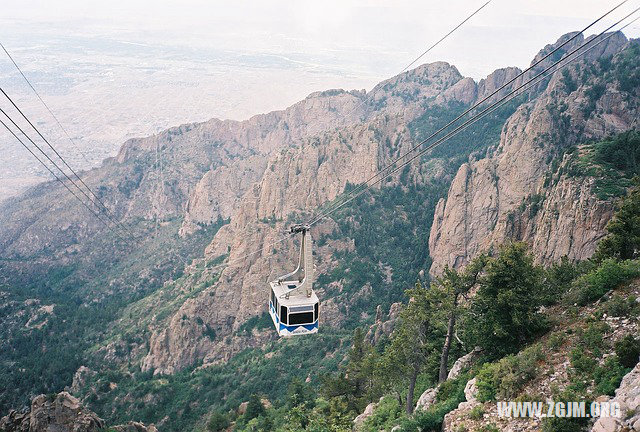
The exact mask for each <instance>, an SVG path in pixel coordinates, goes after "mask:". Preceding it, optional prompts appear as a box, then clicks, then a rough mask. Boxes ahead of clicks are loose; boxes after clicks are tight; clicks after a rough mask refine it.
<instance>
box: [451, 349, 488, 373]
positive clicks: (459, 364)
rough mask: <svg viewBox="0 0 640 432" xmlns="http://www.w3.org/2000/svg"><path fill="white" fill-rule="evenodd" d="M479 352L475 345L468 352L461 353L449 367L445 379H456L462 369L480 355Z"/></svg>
mask: <svg viewBox="0 0 640 432" xmlns="http://www.w3.org/2000/svg"><path fill="white" fill-rule="evenodd" d="M480 352H481V350H480V348H479V347H476V348H475V349H474V350H473V351H471V352H470V353H468V354H466V355H463V356H462V357H460V358H459V359H458V360H456V362H455V363H454V364H453V366H452V367H451V370H450V371H449V375H447V379H456V378H457V377H458V376H459V375H460V373H461V372H462V371H463V370H464V369H467V368H468V367H469V366H471V365H472V364H473V362H474V361H475V360H476V359H477V358H478V356H479V355H480Z"/></svg>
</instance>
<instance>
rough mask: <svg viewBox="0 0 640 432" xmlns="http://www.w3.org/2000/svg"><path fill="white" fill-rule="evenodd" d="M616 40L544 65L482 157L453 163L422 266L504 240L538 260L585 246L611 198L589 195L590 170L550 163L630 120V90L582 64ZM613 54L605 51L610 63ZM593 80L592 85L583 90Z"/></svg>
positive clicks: (584, 252)
mask: <svg viewBox="0 0 640 432" xmlns="http://www.w3.org/2000/svg"><path fill="white" fill-rule="evenodd" d="M626 44H627V41H626V39H625V38H624V36H623V35H621V34H617V35H615V36H614V37H612V38H610V39H609V40H608V41H607V42H606V43H603V44H602V46H600V47H599V48H598V49H596V50H593V51H591V52H590V53H589V54H588V55H587V58H586V59H585V60H586V61H585V62H582V63H579V64H577V65H576V66H574V67H569V68H568V70H569V75H567V76H565V75H563V74H561V73H556V74H554V75H553V77H552V78H551V80H550V82H549V84H548V86H547V87H546V88H545V89H544V91H543V92H542V93H541V94H540V96H538V97H537V98H536V99H534V100H532V101H530V102H528V103H526V104H524V105H522V106H520V108H519V109H518V110H517V112H516V113H515V114H514V115H513V116H512V117H511V118H510V119H509V120H508V122H507V123H506V124H505V126H504V128H503V131H502V137H501V140H500V143H499V144H498V145H497V146H496V147H495V148H494V149H492V151H491V152H490V153H489V154H488V155H487V157H486V158H483V159H480V160H471V161H469V162H468V163H465V164H463V165H462V166H461V167H460V169H459V170H458V173H457V175H456V176H455V179H454V180H453V182H452V184H451V187H450V189H449V193H448V196H447V198H446V200H444V199H443V200H441V201H440V202H439V203H438V206H437V209H436V214H435V218H434V223H433V226H432V229H431V235H430V238H429V249H430V253H431V257H432V259H433V265H432V267H431V273H432V274H438V273H439V272H440V271H442V269H443V268H444V266H445V265H448V266H453V267H459V266H461V265H464V264H465V263H467V262H468V260H469V259H470V258H472V257H473V256H474V255H476V254H478V253H480V252H483V251H487V250H489V249H490V248H491V246H492V245H497V244H499V243H502V242H504V241H506V240H509V239H513V240H524V241H526V242H528V243H529V244H531V246H532V249H533V253H534V254H535V255H536V256H537V257H539V258H540V259H541V260H542V261H544V262H545V263H549V262H552V261H555V260H558V259H559V258H561V257H562V256H564V255H567V256H568V257H569V258H571V259H585V258H588V257H589V256H590V255H591V254H592V253H593V251H594V249H595V244H596V242H597V240H598V239H599V238H601V237H602V236H603V232H604V227H605V225H606V223H607V221H608V220H609V218H610V216H611V212H612V209H613V205H612V202H611V201H602V200H598V199H597V198H596V196H595V194H594V192H593V190H592V189H593V179H591V178H589V177H584V178H576V177H569V176H567V175H561V174H554V172H553V171H554V169H555V168H553V167H552V165H553V164H554V163H557V160H556V159H557V158H561V155H562V154H563V152H564V151H565V150H566V149H567V148H569V147H570V146H572V145H576V144H579V143H580V142H585V141H588V140H594V139H598V138H602V137H605V136H608V135H611V134H615V133H619V132H622V131H625V130H628V129H629V128H631V127H632V124H633V123H634V119H635V118H636V116H637V114H638V111H637V110H638V96H639V95H638V92H637V89H635V90H632V91H631V92H628V91H622V90H620V85H619V82H616V81H615V80H613V81H608V82H607V83H606V84H603V82H602V79H601V77H602V76H603V75H604V74H605V73H606V70H604V66H603V65H602V64H598V63H596V64H598V65H599V66H594V65H593V63H592V62H594V61H596V60H597V59H598V58H603V57H602V56H604V57H605V58H606V57H607V56H610V55H613V54H616V53H619V52H620V51H621V50H622V49H623V47H625V46H626ZM548 50H549V48H546V49H545V50H543V51H542V52H541V54H540V55H539V56H538V57H537V58H540V56H541V55H543V54H542V53H544V52H545V51H547V52H548ZM621 57H623V55H621V54H619V55H616V56H615V57H614V59H613V65H614V66H613V67H614V68H615V64H616V62H620V61H622V58H621ZM572 83H573V84H572ZM596 86H599V88H600V89H601V92H599V93H595V92H593V88H594V87H596ZM556 168H557V167H556ZM560 171H561V170H560ZM556 172H557V170H556ZM533 204H535V210H534V211H531V209H532V207H533Z"/></svg>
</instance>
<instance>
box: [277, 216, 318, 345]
mask: <svg viewBox="0 0 640 432" xmlns="http://www.w3.org/2000/svg"><path fill="white" fill-rule="evenodd" d="M309 229H310V227H309V225H295V226H293V227H291V232H292V233H301V234H302V242H301V245H300V259H299V260H298V268H296V269H295V270H294V271H292V272H291V273H288V274H286V275H284V276H280V277H279V278H277V279H276V280H274V281H272V282H270V283H269V284H270V285H271V292H270V297H269V315H271V319H272V320H273V324H274V325H275V327H276V331H277V332H278V336H294V335H305V334H311V333H317V332H318V312H319V310H318V304H319V301H318V296H317V295H316V293H315V292H313V253H312V250H311V234H310V232H309Z"/></svg>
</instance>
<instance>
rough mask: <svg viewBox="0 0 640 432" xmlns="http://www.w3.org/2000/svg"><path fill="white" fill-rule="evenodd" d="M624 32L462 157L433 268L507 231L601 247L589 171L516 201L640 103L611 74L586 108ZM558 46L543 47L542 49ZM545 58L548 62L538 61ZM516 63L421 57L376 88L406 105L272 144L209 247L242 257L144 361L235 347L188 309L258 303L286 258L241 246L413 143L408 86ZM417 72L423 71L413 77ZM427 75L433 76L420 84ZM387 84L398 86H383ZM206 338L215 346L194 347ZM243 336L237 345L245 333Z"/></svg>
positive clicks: (211, 312) (470, 93) (208, 314)
mask: <svg viewBox="0 0 640 432" xmlns="http://www.w3.org/2000/svg"><path fill="white" fill-rule="evenodd" d="M567 37H568V36H565V37H563V38H561V39H560V41H558V42H557V43H556V44H559V43H561V42H562V41H564V40H565V39H566V38H567ZM574 43H575V44H580V43H582V39H581V38H577V39H576V41H575V42H574ZM626 44H627V40H626V38H625V37H624V36H623V35H622V34H617V35H615V36H614V37H612V38H610V39H609V40H608V41H607V43H605V44H602V46H600V47H599V49H597V50H593V51H591V52H590V53H589V55H588V56H587V58H586V59H585V62H583V63H581V65H582V66H580V67H578V68H577V69H574V70H572V72H571V73H572V74H573V75H572V76H573V77H574V79H576V80H584V82H583V83H582V84H581V85H579V86H578V88H577V89H575V90H574V91H567V89H566V85H565V84H564V77H563V75H562V74H560V73H557V74H555V75H554V76H553V77H552V78H551V80H550V82H549V83H548V86H546V87H540V88H539V89H537V90H536V91H540V92H541V94H540V95H539V96H538V95H537V94H536V93H535V92H534V93H533V95H534V96H537V97H534V99H533V100H532V101H531V102H528V103H526V104H524V105H523V106H521V107H520V108H519V109H518V110H517V112H516V113H515V114H514V115H513V116H511V118H510V119H509V120H508V122H507V124H506V125H505V126H504V129H503V132H502V137H501V140H500V143H499V144H497V145H496V148H494V149H492V150H491V154H490V156H489V157H487V158H485V159H481V160H478V161H471V162H470V163H467V164H464V165H463V166H462V167H461V168H460V170H459V171H458V174H457V175H456V176H455V179H454V180H453V182H452V185H451V188H450V191H449V194H448V198H447V200H446V204H445V201H442V202H441V203H440V204H439V205H438V207H437V209H436V215H435V221H434V224H433V227H432V231H431V237H430V242H429V246H430V253H431V256H432V258H433V261H434V263H433V266H432V272H438V271H439V270H440V269H441V268H442V267H443V266H444V265H445V264H449V265H460V264H462V263H464V262H465V261H466V260H467V259H468V258H469V257H471V256H473V255H474V254H476V253H478V252H480V251H482V250H486V249H487V248H489V246H490V245H491V244H495V243H497V242H500V241H502V240H504V239H506V238H517V239H525V240H528V241H530V243H532V244H533V246H534V253H536V254H538V255H540V256H543V257H545V260H546V261H549V260H554V259H559V258H560V257H561V256H563V255H565V254H569V255H570V256H571V257H572V258H576V259H578V258H585V257H587V256H589V255H590V253H592V252H593V247H594V244H595V241H596V240H597V239H599V238H600V237H601V236H602V233H603V229H604V225H605V224H606V222H607V221H608V218H609V217H610V215H611V210H612V204H611V202H602V203H597V204H596V205H592V201H593V193H591V191H590V189H589V183H588V182H589V180H584V183H585V184H582V183H581V182H577V183H576V180H574V179H567V178H562V179H559V180H557V182H556V185H555V186H554V187H553V188H551V190H549V191H546V192H545V194H546V195H548V197H549V198H548V199H546V200H545V202H544V205H543V208H542V209H541V210H540V211H539V212H538V214H537V216H536V217H535V218H527V217H525V216H522V217H518V216H517V215H516V214H515V212H516V211H517V210H518V209H519V208H520V207H521V205H522V203H523V201H526V199H527V198H528V197H529V196H531V195H533V194H536V193H541V191H542V189H543V188H544V179H545V174H546V173H547V172H548V171H549V168H550V164H551V162H552V160H553V157H554V156H557V155H558V154H559V153H560V152H561V149H562V148H566V147H568V146H570V145H572V144H576V143H579V142H581V141H582V140H586V139H591V138H596V137H602V136H605V135H606V134H609V133H614V132H620V131H623V130H626V129H628V128H629V127H630V126H631V123H632V122H633V119H634V118H635V115H636V105H637V95H635V94H634V95H629V94H626V93H624V92H621V91H619V90H618V89H617V84H616V83H615V82H612V83H610V84H608V85H607V87H606V90H605V91H604V93H603V94H602V95H601V96H600V97H599V99H598V100H597V101H596V109H595V110H594V111H593V112H592V113H590V114H589V115H587V116H585V115H584V110H583V105H584V104H585V103H586V102H585V98H587V96H585V93H587V92H588V90H589V88H590V87H591V86H593V85H594V84H595V82H596V81H597V74H594V75H591V76H584V75H585V72H584V70H585V69H589V68H590V67H591V66H587V65H592V64H593V62H595V61H596V60H597V59H598V58H601V57H602V56H605V57H606V56H610V55H612V54H614V53H617V52H619V51H620V50H621V49H622V48H623V47H625V46H626ZM553 46H554V45H551V46H549V47H546V48H545V49H544V50H543V51H542V52H541V54H539V55H538V57H536V59H537V58H539V57H540V56H542V55H543V53H546V52H548V51H549V50H550V49H552V48H553ZM570 48H571V47H570V46H569V47H567V48H566V49H567V50H569V49H570ZM547 62H548V61H547ZM542 67H544V63H543V64H542V65H540V66H539V67H538V68H542ZM517 72H518V71H517V70H515V69H512V68H511V69H503V70H499V71H496V72H495V73H493V74H492V75H491V76H489V77H488V78H487V79H486V80H483V81H482V82H480V83H478V84H476V83H473V82H472V81H471V80H468V79H462V77H460V75H459V74H457V71H455V72H454V71H452V70H451V68H450V67H449V66H448V65H444V64H435V65H431V66H429V67H428V68H422V69H418V70H416V71H413V72H412V73H413V74H414V76H411V82H412V83H413V88H412V90H410V89H407V88H405V86H406V85H407V84H406V83H407V81H409V76H401V77H399V78H396V79H395V80H390V81H389V82H387V83H382V84H381V85H380V86H379V88H380V90H378V92H377V93H375V97H374V98H372V99H374V100H375V101H376V103H379V104H380V103H382V102H380V101H384V104H385V106H386V107H392V108H393V107H396V106H397V107H398V109H400V107H404V109H403V110H402V114H397V115H395V116H393V115H391V114H385V115H380V116H377V117H374V118H373V119H372V120H370V121H368V122H364V123H363V124H362V125H356V126H354V127H350V128H346V129H340V128H339V129H337V130H335V131H328V132H326V133H323V134H321V135H320V136H318V137H314V138H312V139H310V140H307V141H302V142H301V143H299V144H298V145H297V146H293V147H290V148H288V149H286V150H283V151H281V152H279V153H277V154H276V155H274V156H272V158H271V160H270V161H269V162H268V168H267V169H266V170H265V173H264V176H263V177H262V179H261V180H260V181H259V182H258V183H256V184H255V185H254V186H253V187H252V188H251V189H250V190H249V191H247V193H246V194H245V196H244V197H243V199H242V201H241V202H240V203H239V204H240V205H239V207H238V209H237V210H236V211H235V213H234V214H233V215H232V216H231V223H230V224H229V225H227V226H225V227H223V228H222V229H221V230H220V232H218V234H217V235H216V237H215V238H214V239H213V242H212V243H211V245H210V246H209V247H208V249H207V254H208V256H209V257H211V258H213V257H215V256H218V255H221V254H223V253H225V252H226V251H227V246H228V245H232V247H231V252H230V255H229V256H230V259H231V261H232V262H233V261H235V260H237V261H235V262H234V264H233V265H231V266H229V267H228V268H226V269H225V270H224V271H223V273H222V276H221V282H220V283H219V284H218V285H215V286H214V287H212V288H211V289H210V290H206V291H204V292H202V294H201V295H200V296H199V297H198V298H195V299H193V301H190V302H187V303H185V304H184V306H183V307H182V308H181V309H180V310H179V311H178V313H176V314H175V315H174V317H173V318H172V319H171V321H170V322H169V323H166V324H164V325H162V327H161V328H159V329H158V330H156V331H155V332H154V334H153V336H152V338H151V349H150V351H149V354H148V355H147V356H146V358H145V360H144V362H143V368H144V369H145V370H149V369H153V370H155V371H156V373H171V372H173V371H175V370H178V369H181V368H183V367H185V366H187V365H189V364H192V363H193V362H195V361H196V360H198V359H202V358H203V354H204V353H205V352H206V354H204V358H205V361H207V359H209V360H213V359H216V358H220V357H224V354H222V352H227V353H228V352H229V346H224V345H222V344H220V343H211V341H208V340H206V338H204V337H203V336H200V337H198V336H197V335H198V334H201V330H200V329H199V328H198V327H199V326H198V325H197V324H196V323H194V324H191V325H189V324H185V322H184V321H183V320H181V319H180V317H182V316H183V315H186V316H189V317H193V316H195V317H198V318H201V320H202V321H204V322H205V323H208V324H209V325H210V326H211V327H213V328H215V329H216V331H219V332H221V333H223V334H228V333H229V332H230V331H233V330H234V329H237V328H238V327H239V325H241V324H242V322H244V320H246V319H247V318H248V317H250V316H252V315H255V314H258V313H259V312H260V311H261V310H262V308H263V301H264V300H263V296H262V295H260V293H261V292H262V288H261V287H262V286H264V283H265V282H266V280H267V275H268V276H269V277H272V276H274V275H275V274H276V273H278V272H279V271H281V269H282V265H283V261H282V258H280V259H279V260H277V259H276V258H274V257H272V256H271V254H270V253H269V251H268V250H263V251H262V252H261V253H259V254H255V255H252V256H250V257H243V255H245V254H246V253H248V252H250V251H252V250H254V248H256V246H257V247H260V246H261V245H269V244H271V243H272V242H275V241H278V239H280V236H278V235H277V233H278V232H282V231H283V230H284V229H285V225H286V224H285V223H283V221H284V220H285V219H286V218H287V217H290V215H291V214H295V213H304V211H305V210H306V209H311V208H314V207H315V206H317V205H319V204H321V203H323V202H326V201H329V200H332V199H333V198H335V197H336V196H337V194H338V193H339V192H340V191H341V190H343V189H344V187H345V185H346V184H347V183H355V184H357V183H360V182H362V181H363V180H364V179H366V178H367V177H368V176H369V175H370V174H372V173H373V172H375V169H376V167H378V166H381V165H383V164H384V163H385V162H386V161H387V160H389V158H390V157H392V155H396V154H402V153H403V152H404V151H406V149H407V148H408V147H409V146H410V145H411V144H410V140H409V133H408V130H407V128H406V126H405V125H406V122H407V119H411V118H412V117H415V116H416V115H417V114H419V111H418V112H416V110H417V108H415V106H414V105H412V104H411V101H412V100H414V97H413V96H412V97H411V98H408V97H406V95H407V94H409V95H412V94H415V92H416V91H420V92H421V93H420V97H419V98H418V99H420V98H422V99H425V98H426V99H427V100H428V98H435V99H434V102H435V103H439V102H440V103H442V102H443V101H445V100H449V101H450V100H451V99H453V98H456V100H458V101H466V102H468V101H473V100H477V99H479V98H482V97H484V96H485V95H487V94H489V92H491V91H493V90H494V89H496V88H498V87H499V86H501V85H502V84H503V83H504V82H506V80H508V79H509V78H511V77H513V76H515V75H516V74H517ZM418 73H422V74H423V77H421V78H416V77H415V74H418ZM583 76H584V77H583ZM427 82H428V84H427V86H426V87H422V86H420V85H419V84H421V83H423V84H424V83H427ZM391 84H393V87H389V88H391V89H392V90H391V91H390V92H387V93H386V94H385V93H384V92H385V89H386V88H387V87H388V86H390V85H391ZM514 85H517V83H516V84H514ZM399 96H401V97H402V96H404V99H405V100H404V104H403V105H397V104H398V103H399V101H398V97H399ZM407 102H409V103H407ZM553 106H561V107H562V108H559V109H562V112H561V113H560V114H555V113H554V112H553V111H551V110H550V109H549V107H553ZM407 107H408V108H407ZM558 116H560V117H558ZM565 122H568V124H569V126H567V124H565ZM384 142H391V143H394V145H395V147H393V148H392V150H391V151H389V150H388V149H385V148H384V147H383V146H382V145H381V143H384ZM424 172H427V174H424ZM432 172H433V170H431V173H432ZM431 173H430V172H429V171H428V170H427V168H426V166H423V167H422V168H421V167H420V166H419V165H416V166H414V167H412V169H411V171H410V174H409V176H408V178H409V179H411V180H410V181H412V182H418V183H419V182H423V181H425V178H428V176H429V175H433V174H431ZM398 177H399V176H398ZM294 179H295V181H294ZM395 181H398V178H396V179H395ZM569 197H570V198H571V199H569ZM194 199H195V198H194ZM267 219H270V220H273V221H275V224H274V227H270V226H268V225H267V224H265V223H260V222H259V221H260V220H267ZM529 219H531V220H529ZM516 222H517V223H516ZM550 229H554V230H558V231H559V232H558V236H555V235H554V236H549V235H548V233H549V230H550ZM291 245H292V243H291V242H289V243H288V244H287V246H285V247H284V248H283V249H284V250H291ZM265 249H267V248H266V246H265ZM325 256H326V255H325ZM239 257H240V258H239ZM185 326H186V328H185ZM194 339H195V340H194ZM201 341H205V342H204V343H205V344H206V345H209V347H208V348H203V349H195V350H194V347H196V346H200V345H201ZM237 347H238V348H239V349H241V348H244V347H245V345H243V344H238V345H237Z"/></svg>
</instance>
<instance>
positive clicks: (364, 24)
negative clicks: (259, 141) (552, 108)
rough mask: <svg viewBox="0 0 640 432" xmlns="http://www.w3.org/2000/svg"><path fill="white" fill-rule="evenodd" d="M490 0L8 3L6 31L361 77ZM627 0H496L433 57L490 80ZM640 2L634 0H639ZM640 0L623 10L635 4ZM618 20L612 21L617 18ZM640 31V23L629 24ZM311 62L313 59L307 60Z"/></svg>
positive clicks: (395, 65) (379, 72)
mask: <svg viewBox="0 0 640 432" xmlns="http://www.w3.org/2000/svg"><path fill="white" fill-rule="evenodd" d="M484 2H485V0H450V1H441V0H438V1H432V0H429V1H409V0H392V1H383V0H378V1H373V0H351V1H349V0H323V1H317V0H316V1H301V0H277V1H274V0H262V1H242V0H240V1H238V0H235V1H232V2H230V1H224V2H223V1H212V0H208V1H205V0H187V1H157V0H153V1H151V0H110V1H103V0H102V1H87V0H65V1H51V0H40V1H35V0H21V1H7V0H3V3H5V4H4V5H3V7H2V10H3V13H2V18H1V19H0V25H1V26H2V30H0V35H2V36H3V38H6V37H7V36H10V35H11V34H16V32H17V34H20V33H21V32H22V31H25V30H26V31H36V32H42V33H47V32H51V33H54V34H58V35H59V34H68V35H82V36H108V37H114V38H120V39H122V40H126V41H129V42H136V43H149V44H163V45H165V44H171V45H177V46H188V47H192V48H202V47H216V48H221V49H228V50H233V51H247V52H261V53H272V54H279V55H288V54H296V53H304V54H306V55H312V56H313V55H317V56H318V60H325V61H327V56H329V57H330V56H331V53H335V58H336V61H338V62H340V63H341V64H344V63H345V62H347V59H348V58H349V56H351V57H352V64H349V70H351V71H352V73H353V74H356V75H357V74H362V75H364V79H363V84H365V85H366V84H368V85H371V84H372V82H373V81H372V78H373V77H378V78H381V77H386V76H387V75H389V74H393V73H396V72H398V71H400V70H401V69H402V68H403V67H404V66H405V65H406V63H408V62H409V61H410V60H411V59H412V58H413V57H414V56H415V55H416V54H417V53H419V52H421V51H422V50H423V49H424V48H425V47H426V46H428V45H429V44H430V43H432V42H433V41H435V40H437V39H438V38H439V37H440V36H441V35H442V34H444V33H446V31H448V30H449V29H450V28H451V27H453V26H454V25H455V24H457V23H458V22H459V21H461V19H462V18H463V17H465V16H466V15H468V14H469V13H470V12H471V11H473V10H474V9H476V8H477V7H479V6H480V5H481V4H483V3H484ZM617 3H619V0H614V1H611V0H493V2H492V3H491V4H490V5H489V6H488V7H487V8H485V9H484V10H483V11H482V12H481V13H480V14H479V15H477V16H476V17H475V18H474V19H473V20H472V21H470V22H469V23H468V24H467V25H465V27H463V28H462V29H460V31H459V32H457V33H456V34H455V35H454V36H453V37H452V38H451V39H449V40H448V41H446V43H444V44H443V45H442V46H441V47H440V48H439V49H437V50H435V51H433V52H432V53H431V54H430V55H429V56H428V58H426V59H425V61H433V60H446V61H449V62H451V63H453V64H455V65H456V66H458V68H459V69H460V70H461V72H462V73H463V74H465V75H470V76H473V77H474V78H481V77H483V76H485V75H486V74H488V73H490V72H491V71H492V70H494V69H496V68H497V67H502V66H505V65H516V66H520V67H522V66H525V65H527V64H528V63H529V61H530V59H531V58H532V57H533V55H534V54H535V53H536V52H537V50H538V49H539V48H540V47H541V46H543V45H544V44H546V43H548V42H551V41H553V40H555V39H556V38H557V37H558V36H560V35H562V34H564V33H566V32H568V31H570V30H575V29H578V28H582V27H583V26H584V25H585V24H586V23H588V22H590V21H591V20H593V19H594V18H595V17H597V16H599V15H601V14H602V13H603V12H604V11H605V10H607V9H609V8H610V7H612V6H613V5H615V4H617ZM630 3H632V2H630ZM631 6H637V5H635V4H631V5H625V6H624V7H623V8H621V10H622V9H624V10H631ZM607 22H609V23H610V22H612V20H607ZM628 34H630V35H632V36H634V37H637V36H638V35H639V34H640V30H639V29H638V25H634V26H633V27H631V28H629V29H628ZM307 61H308V60H307Z"/></svg>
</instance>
